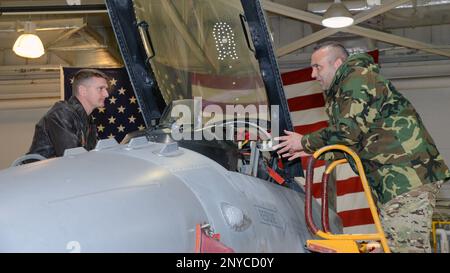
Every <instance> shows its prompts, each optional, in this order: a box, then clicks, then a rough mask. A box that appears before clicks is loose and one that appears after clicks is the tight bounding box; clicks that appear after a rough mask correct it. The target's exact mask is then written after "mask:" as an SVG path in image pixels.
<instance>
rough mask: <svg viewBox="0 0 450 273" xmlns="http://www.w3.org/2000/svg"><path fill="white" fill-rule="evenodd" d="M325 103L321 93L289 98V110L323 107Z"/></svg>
mask: <svg viewBox="0 0 450 273" xmlns="http://www.w3.org/2000/svg"><path fill="white" fill-rule="evenodd" d="M324 104H325V100H324V98H323V95H322V94H321V93H317V94H312V95H306V96H301V97H296V98H292V99H288V105H289V110H290V111H292V112H294V111H301V110H307V109H311V108H317V107H323V105H324Z"/></svg>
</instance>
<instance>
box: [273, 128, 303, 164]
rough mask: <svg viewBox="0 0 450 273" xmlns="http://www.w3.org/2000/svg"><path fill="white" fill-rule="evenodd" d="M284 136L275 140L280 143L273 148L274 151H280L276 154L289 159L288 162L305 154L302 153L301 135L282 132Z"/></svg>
mask: <svg viewBox="0 0 450 273" xmlns="http://www.w3.org/2000/svg"><path fill="white" fill-rule="evenodd" d="M284 133H285V134H286V135H285V136H281V137H276V138H275V140H278V141H280V143H279V144H278V145H275V146H274V147H273V149H274V150H278V149H280V148H281V149H280V150H279V151H278V152H277V153H278V154H280V155H282V157H289V158H288V160H289V161H291V160H294V159H296V158H298V157H301V156H306V155H307V154H306V153H305V152H304V151H303V146H302V142H301V140H302V137H303V135H301V134H298V133H295V132H291V131H286V130H284Z"/></svg>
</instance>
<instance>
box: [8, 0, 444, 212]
mask: <svg viewBox="0 0 450 273" xmlns="http://www.w3.org/2000/svg"><path fill="white" fill-rule="evenodd" d="M262 3H263V7H264V9H265V10H266V12H267V13H266V16H267V17H266V18H267V20H268V24H269V27H270V31H271V34H272V38H273V45H274V49H275V51H276V55H277V57H278V64H279V68H280V71H281V72H288V71H292V70H297V69H302V68H306V67H309V65H310V55H311V52H312V49H313V46H314V44H315V43H317V42H319V41H325V40H335V41H339V42H341V43H343V44H344V45H345V46H346V47H347V48H348V49H349V50H350V51H372V50H378V53H379V64H380V66H381V72H382V74H383V75H385V76H386V77H387V78H388V79H391V80H392V82H393V83H394V85H395V86H396V87H397V89H398V90H399V91H400V92H402V93H403V94H404V95H405V96H406V97H407V98H408V99H410V100H411V102H412V103H413V104H414V106H415V107H416V109H417V110H418V111H419V113H420V114H421V116H422V118H423V120H424V122H425V125H426V126H427V128H428V130H429V131H430V133H431V135H432V137H433V138H434V140H435V142H436V144H437V146H438V148H439V150H440V152H441V153H442V155H443V157H444V158H445V160H446V162H447V164H450V142H449V141H448V140H449V134H450V129H449V128H450V119H449V118H448V117H450V107H448V105H450V35H449V34H450V0H415V1H405V0H367V1H364V0H350V1H343V3H344V4H345V5H346V6H347V8H348V9H349V11H350V12H351V13H352V15H353V16H354V19H355V24H354V25H353V26H350V27H347V28H344V29H330V28H324V27H323V26H322V25H321V17H322V16H323V15H324V13H325V11H326V10H327V8H328V7H329V6H330V5H331V3H332V2H331V1H330V0H276V1H271V0H263V1H262ZM26 22H32V23H33V24H34V25H35V30H36V33H37V35H38V36H39V37H40V39H41V40H42V42H43V44H44V48H45V54H44V55H43V56H42V57H39V58H37V59H29V58H22V57H19V56H17V55H16V54H15V53H14V52H13V50H12V49H13V45H14V43H15V41H16V39H17V38H18V37H19V36H20V35H21V34H22V33H23V31H24V28H25V23H26ZM121 66H123V61H122V57H121V55H120V52H119V49H118V47H117V44H116V39H115V36H114V33H113V31H112V27H111V24H110V21H109V17H108V14H107V11H106V7H105V4H104V2H103V1H102V0H66V1H64V0H2V1H1V2H0V139H1V142H0V151H1V157H0V169H4V168H7V167H9V166H10V164H11V163H12V162H13V161H14V160H15V159H16V158H17V157H19V156H21V155H23V154H24V153H26V152H27V150H28V148H29V145H30V144H31V139H32V136H33V130H34V125H35V124H36V122H37V121H38V120H39V118H40V117H41V116H43V115H44V114H45V112H46V111H47V110H48V109H49V107H50V106H51V105H53V103H54V102H56V101H58V100H60V99H61V67H95V68H99V67H101V68H106V67H121ZM445 190H446V191H448V196H449V198H450V189H445ZM447 205H448V206H450V201H449V202H448V203H447ZM446 213H447V212H446ZM448 213H449V215H450V212H448Z"/></svg>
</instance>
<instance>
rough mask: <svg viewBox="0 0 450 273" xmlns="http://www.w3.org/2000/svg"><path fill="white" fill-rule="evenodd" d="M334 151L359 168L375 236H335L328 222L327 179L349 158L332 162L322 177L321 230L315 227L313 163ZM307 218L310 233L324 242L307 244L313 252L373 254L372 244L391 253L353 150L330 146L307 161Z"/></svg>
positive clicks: (372, 234)
mask: <svg viewBox="0 0 450 273" xmlns="http://www.w3.org/2000/svg"><path fill="white" fill-rule="evenodd" d="M331 150H338V151H343V152H345V153H347V154H348V155H350V156H351V157H352V158H353V160H354V162H355V164H356V167H357V169H358V172H359V176H360V179H361V182H362V185H363V188H364V193H365V196H366V198H367V202H368V204H369V209H370V212H371V214H372V217H373V220H374V222H375V227H376V231H377V232H376V233H370V234H332V233H331V231H330V228H329V222H328V221H329V220H328V193H327V185H328V179H329V176H330V174H331V172H332V171H333V169H334V168H336V166H338V165H339V164H343V163H346V162H347V160H346V159H340V160H336V161H333V162H332V163H331V164H330V165H329V166H328V167H327V168H326V170H325V173H324V174H323V177H322V201H321V202H322V215H321V216H322V217H321V219H322V228H323V230H320V229H319V228H317V226H316V225H315V224H314V221H313V218H312V206H311V202H312V199H313V198H312V184H313V177H314V164H315V162H316V161H317V159H318V158H319V157H320V156H321V155H322V154H323V153H325V152H328V151H331ZM305 192H306V199H305V218H306V223H307V225H308V228H309V230H310V231H311V232H312V233H313V234H314V235H317V236H319V237H321V238H322V239H320V240H308V241H307V242H306V247H307V248H308V249H309V250H311V251H314V252H337V253H361V252H362V253H364V252H370V251H371V249H372V247H371V245H373V244H375V245H378V246H379V244H381V248H382V250H383V251H384V252H385V253H390V252H391V251H390V249H389V246H388V244H387V240H386V237H385V235H384V231H383V228H382V226H381V222H380V218H379V217H378V212H377V208H376V206H375V203H374V201H373V198H372V193H371V190H370V188H369V184H368V183H367V178H366V175H365V173H364V169H363V167H362V163H361V160H360V159H359V156H358V155H357V154H356V153H355V152H354V151H352V150H351V149H350V148H348V147H346V146H343V145H330V146H326V147H323V148H321V149H319V150H318V151H316V152H315V153H314V154H313V156H312V157H311V158H310V159H309V161H308V168H307V170H306V184H305ZM357 241H366V242H365V243H362V244H358V242H357Z"/></svg>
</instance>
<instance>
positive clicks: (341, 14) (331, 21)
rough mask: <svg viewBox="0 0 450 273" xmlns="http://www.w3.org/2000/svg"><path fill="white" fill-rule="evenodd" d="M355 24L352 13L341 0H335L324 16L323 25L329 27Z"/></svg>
mask: <svg viewBox="0 0 450 273" xmlns="http://www.w3.org/2000/svg"><path fill="white" fill-rule="evenodd" d="M352 24H353V18H352V14H351V13H350V12H349V11H348V9H347V8H346V7H345V5H344V4H342V3H341V1H340V0H335V2H334V3H333V4H331V6H330V7H329V8H328V9H327V11H326V12H325V14H324V16H323V20H322V25H323V26H325V27H329V28H341V27H348V26H350V25H352Z"/></svg>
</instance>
